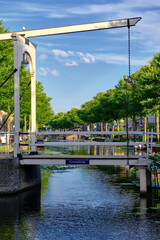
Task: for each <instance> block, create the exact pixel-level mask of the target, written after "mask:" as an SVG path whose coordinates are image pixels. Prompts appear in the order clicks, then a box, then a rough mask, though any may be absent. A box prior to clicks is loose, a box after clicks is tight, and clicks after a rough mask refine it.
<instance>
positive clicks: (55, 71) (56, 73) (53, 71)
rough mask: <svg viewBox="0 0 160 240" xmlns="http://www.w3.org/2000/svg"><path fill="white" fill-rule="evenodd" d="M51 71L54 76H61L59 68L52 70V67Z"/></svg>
mask: <svg viewBox="0 0 160 240" xmlns="http://www.w3.org/2000/svg"><path fill="white" fill-rule="evenodd" d="M49 72H50V73H51V74H52V76H54V77H59V75H60V74H59V72H58V71H57V70H55V69H54V70H51V69H49Z"/></svg>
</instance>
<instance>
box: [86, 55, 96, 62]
mask: <svg viewBox="0 0 160 240" xmlns="http://www.w3.org/2000/svg"><path fill="white" fill-rule="evenodd" d="M86 57H87V58H89V59H90V60H91V62H92V63H94V62H95V57H94V56H93V55H91V54H90V53H86Z"/></svg>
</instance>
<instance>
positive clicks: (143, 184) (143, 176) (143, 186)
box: [140, 167, 152, 194]
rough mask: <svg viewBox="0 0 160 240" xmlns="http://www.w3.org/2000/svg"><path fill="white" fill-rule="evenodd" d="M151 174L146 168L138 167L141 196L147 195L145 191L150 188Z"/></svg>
mask: <svg viewBox="0 0 160 240" xmlns="http://www.w3.org/2000/svg"><path fill="white" fill-rule="evenodd" d="M151 186H152V181H151V172H150V171H149V170H148V169H147V167H140V192H141V193H142V194H145V193H147V189H148V188H151Z"/></svg>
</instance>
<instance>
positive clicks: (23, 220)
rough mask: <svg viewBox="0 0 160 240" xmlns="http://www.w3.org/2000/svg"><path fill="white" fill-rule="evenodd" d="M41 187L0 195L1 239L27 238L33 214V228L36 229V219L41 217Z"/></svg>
mask: <svg viewBox="0 0 160 240" xmlns="http://www.w3.org/2000/svg"><path fill="white" fill-rule="evenodd" d="M40 199H41V188H40V187H35V188H34V189H32V190H29V191H25V192H22V193H19V194H14V195H10V196H3V197H0V239H1V240H8V239H15V240H17V239H27V238H25V232H26V230H27V229H28V228H29V224H28V223H27V220H29V219H30V217H31V215H33V216H34V221H35V222H34V223H33V218H32V223H30V224H31V225H32V228H34V227H35V229H36V219H38V218H39V213H40V206H41V200H40Z"/></svg>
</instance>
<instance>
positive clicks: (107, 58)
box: [95, 54, 150, 66]
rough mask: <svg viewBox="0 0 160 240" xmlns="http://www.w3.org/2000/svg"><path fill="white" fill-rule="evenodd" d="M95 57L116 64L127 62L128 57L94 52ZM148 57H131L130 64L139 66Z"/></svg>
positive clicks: (145, 61)
mask: <svg viewBox="0 0 160 240" xmlns="http://www.w3.org/2000/svg"><path fill="white" fill-rule="evenodd" d="M95 59H96V60H97V61H103V62H105V63H109V64H117V65H122V64H123V65H126V64H128V57H127V56H124V55H116V54H95ZM149 60H150V59H149V58H133V57H132V59H131V65H133V66H139V65H145V64H147V63H148V62H149Z"/></svg>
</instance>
